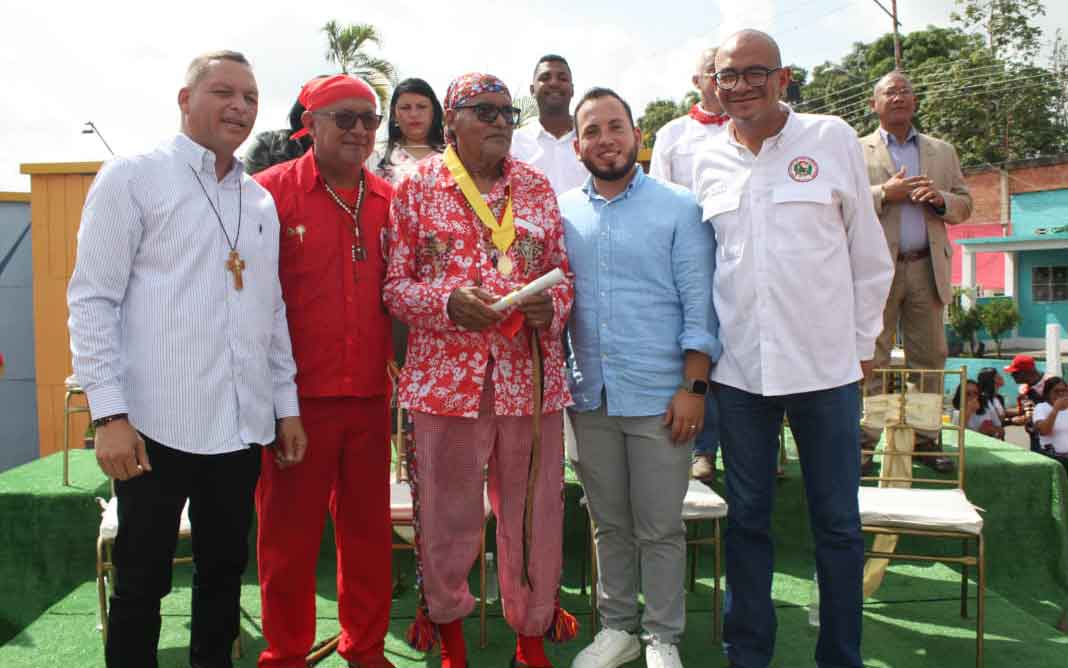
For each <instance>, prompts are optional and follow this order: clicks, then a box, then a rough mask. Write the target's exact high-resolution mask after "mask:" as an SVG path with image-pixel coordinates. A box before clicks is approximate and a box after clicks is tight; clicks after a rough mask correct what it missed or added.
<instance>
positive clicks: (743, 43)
mask: <svg viewBox="0 0 1068 668" xmlns="http://www.w3.org/2000/svg"><path fill="white" fill-rule="evenodd" d="M742 48H746V49H749V48H756V49H759V51H758V53H760V55H761V56H763V60H765V61H766V62H767V64H768V67H782V53H781V52H780V51H779V45H778V44H777V43H776V42H775V40H774V39H772V37H771V35H769V34H768V33H766V32H761V31H760V30H753V29H751V28H747V29H745V30H739V31H738V32H736V33H734V34H733V35H731V36H730V37H728V38H727V41H725V42H724V43H723V44H722V45H720V47H719V50H718V52H717V54H716V69H720V62H721V61H722V60H724V59H725V58H726V57H728V56H729V55H730V54H733V53H734V52H735V51H737V50H739V49H742Z"/></svg>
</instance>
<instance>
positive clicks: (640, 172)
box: [582, 162, 646, 202]
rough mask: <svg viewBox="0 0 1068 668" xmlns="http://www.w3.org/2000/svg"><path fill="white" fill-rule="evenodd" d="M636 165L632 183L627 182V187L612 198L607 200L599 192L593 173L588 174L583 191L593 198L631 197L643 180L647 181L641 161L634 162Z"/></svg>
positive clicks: (631, 179)
mask: <svg viewBox="0 0 1068 668" xmlns="http://www.w3.org/2000/svg"><path fill="white" fill-rule="evenodd" d="M634 167H635V169H634V176H632V177H630V183H628V184H627V187H626V188H624V190H623V192H621V193H619V194H618V195H616V196H615V197H613V198H612V199H611V200H605V198H604V197H602V196H601V195H600V193H598V192H597V189H596V188H595V187H594V185H593V175H592V174H591V175H589V176H587V177H586V183H584V184H582V192H584V193H586V197H588V198H590V199H591V200H593V199H599V200H603V201H609V202H614V201H615V200H617V199H626V198H628V197H630V195H631V193H632V192H634V191H635V190H636V189H637V188H638V187H639V186H641V184H642V182H643V181H645V178H646V177H645V170H644V169H642V165H641V163H640V162H638V163H634Z"/></svg>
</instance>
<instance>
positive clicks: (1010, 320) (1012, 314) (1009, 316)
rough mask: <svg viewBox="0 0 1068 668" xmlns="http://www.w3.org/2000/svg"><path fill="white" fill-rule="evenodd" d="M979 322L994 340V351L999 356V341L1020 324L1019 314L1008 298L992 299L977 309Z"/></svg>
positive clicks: (1013, 303)
mask: <svg viewBox="0 0 1068 668" xmlns="http://www.w3.org/2000/svg"><path fill="white" fill-rule="evenodd" d="M973 310H975V311H978V318H979V322H980V323H982V325H983V327H984V328H985V329H986V331H987V333H988V334H990V338H992V339H994V350H995V352H996V353H997V355H998V357H1000V356H1001V339H1003V338H1004V337H1005V335H1006V334H1008V333H1009V332H1011V331H1012V330H1013V328H1014V327H1016V325H1018V324H1019V323H1020V312H1019V311H1018V310H1016V303H1015V302H1013V300H1012V299H1009V298H1008V297H1001V298H998V299H992V300H990V301H988V302H986V303H984V304H980V305H979V306H978V308H976V309H973Z"/></svg>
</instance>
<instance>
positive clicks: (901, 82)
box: [872, 70, 912, 96]
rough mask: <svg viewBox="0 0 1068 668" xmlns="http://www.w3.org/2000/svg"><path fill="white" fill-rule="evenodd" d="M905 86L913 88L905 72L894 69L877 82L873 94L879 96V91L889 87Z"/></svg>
mask: <svg viewBox="0 0 1068 668" xmlns="http://www.w3.org/2000/svg"><path fill="white" fill-rule="evenodd" d="M895 86H896V87H903V88H908V89H909V90H912V82H911V81H909V78H908V77H907V76H905V73H904V72H902V71H901V70H893V71H891V72H887V73H886V74H884V75H883V78H882V79H879V80H878V81H877V82H875V90H874V91H872V94H873V95H876V96H878V95H879V93H881V92H882V91H884V90H886V89H887V88H893V87H895Z"/></svg>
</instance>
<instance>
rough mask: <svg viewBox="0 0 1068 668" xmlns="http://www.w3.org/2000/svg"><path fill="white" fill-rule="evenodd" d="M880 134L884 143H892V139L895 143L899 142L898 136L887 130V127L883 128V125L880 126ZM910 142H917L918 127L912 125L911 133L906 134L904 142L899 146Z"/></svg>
mask: <svg viewBox="0 0 1068 668" xmlns="http://www.w3.org/2000/svg"><path fill="white" fill-rule="evenodd" d="M879 136H880V137H882V138H883V143H884V144H886V145H887V146H889V145H890V142H891V141H892V142H893V143H895V144H897V143H898V141H897V137H895V136H894V135H892V134H890V133H889V132H887V131H886V130H885V129H883V127H882V126H879ZM909 142H912V143H913V144H915V143H916V128H915V127H910V128H909V133H908V134H907V135H905V141H904V143H903V144H899V146H904V144H907V143H909Z"/></svg>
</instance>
